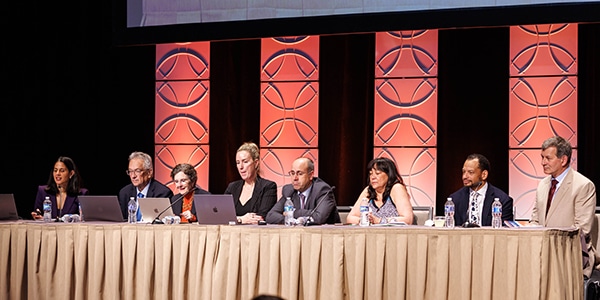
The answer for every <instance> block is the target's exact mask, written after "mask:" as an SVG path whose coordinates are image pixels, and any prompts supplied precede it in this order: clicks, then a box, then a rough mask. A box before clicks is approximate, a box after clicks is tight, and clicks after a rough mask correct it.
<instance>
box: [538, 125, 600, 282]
mask: <svg viewBox="0 0 600 300" xmlns="http://www.w3.org/2000/svg"><path fill="white" fill-rule="evenodd" d="M571 152H572V150H571V144H570V143H569V142H568V141H566V140H565V139H564V138H562V137H559V136H555V137H551V138H549V139H547V140H545V141H544V142H543V143H542V167H543V168H544V174H546V175H550V176H547V177H545V178H544V179H542V181H540V183H539V184H538V187H537V191H536V201H535V205H534V206H533V211H532V214H531V220H529V221H530V223H532V224H535V225H543V226H547V227H570V226H573V227H577V228H579V230H580V233H581V235H582V236H581V238H582V248H583V275H584V276H586V278H589V277H590V276H591V273H592V270H593V269H594V267H595V265H596V264H597V263H599V262H600V259H598V258H597V257H595V255H596V254H595V252H596V251H595V249H594V247H593V245H592V239H591V237H590V232H591V230H592V224H593V222H594V220H595V218H596V217H595V212H596V187H595V186H594V183H593V182H592V181H590V180H589V179H588V178H586V177H585V176H583V175H581V174H580V173H579V172H577V171H575V170H573V169H572V168H571V166H570V163H571ZM553 181H554V183H552V182H553ZM553 186H554V187H553Z"/></svg>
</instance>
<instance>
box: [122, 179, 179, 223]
mask: <svg viewBox="0 0 600 300" xmlns="http://www.w3.org/2000/svg"><path fill="white" fill-rule="evenodd" d="M148 185H149V186H148V194H147V195H146V197H156V198H171V197H172V196H173V191H171V189H170V188H168V187H167V186H166V185H164V184H162V183H160V182H158V181H156V180H154V178H152V179H151V180H150V183H148ZM130 197H136V198H137V189H136V188H135V186H133V184H131V183H130V184H128V185H126V186H125V187H123V188H122V189H121V190H120V191H119V204H120V205H121V212H122V213H123V219H127V203H129V198H130Z"/></svg>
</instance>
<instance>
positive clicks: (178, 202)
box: [170, 186, 210, 218]
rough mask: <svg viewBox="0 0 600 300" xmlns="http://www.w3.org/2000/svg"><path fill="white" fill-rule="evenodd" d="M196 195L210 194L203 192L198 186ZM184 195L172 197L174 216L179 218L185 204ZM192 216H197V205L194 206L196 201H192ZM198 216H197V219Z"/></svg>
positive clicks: (195, 191)
mask: <svg viewBox="0 0 600 300" xmlns="http://www.w3.org/2000/svg"><path fill="white" fill-rule="evenodd" d="M194 194H210V193H209V192H208V191H206V190H203V189H202V188H200V187H199V186H196V190H194ZM183 196H184V195H182V194H175V195H173V196H171V198H170V200H171V208H172V209H173V215H175V216H179V215H181V213H182V211H181V210H182V203H183ZM190 211H191V212H192V215H194V216H196V205H194V201H193V200H192V209H191V210H190ZM197 217H198V216H196V218H197Z"/></svg>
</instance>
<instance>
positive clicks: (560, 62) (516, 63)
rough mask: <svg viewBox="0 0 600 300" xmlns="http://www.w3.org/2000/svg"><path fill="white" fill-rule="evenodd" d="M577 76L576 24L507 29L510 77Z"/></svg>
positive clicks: (525, 26)
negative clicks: (508, 31) (508, 30)
mask: <svg viewBox="0 0 600 300" xmlns="http://www.w3.org/2000/svg"><path fill="white" fill-rule="evenodd" d="M576 74H577V24H544V25H524V26H511V27H510V76H544V75H576Z"/></svg>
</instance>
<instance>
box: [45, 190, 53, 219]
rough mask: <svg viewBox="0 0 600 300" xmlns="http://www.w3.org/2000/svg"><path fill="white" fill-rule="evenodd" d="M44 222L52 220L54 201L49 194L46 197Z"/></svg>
mask: <svg viewBox="0 0 600 300" xmlns="http://www.w3.org/2000/svg"><path fill="white" fill-rule="evenodd" d="M44 222H52V202H51V201H50V197H49V196H46V199H44Z"/></svg>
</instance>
